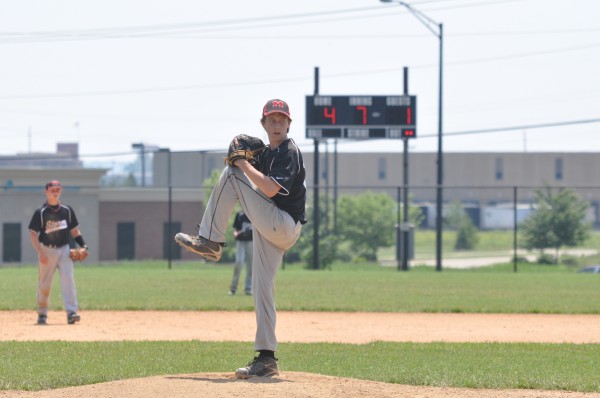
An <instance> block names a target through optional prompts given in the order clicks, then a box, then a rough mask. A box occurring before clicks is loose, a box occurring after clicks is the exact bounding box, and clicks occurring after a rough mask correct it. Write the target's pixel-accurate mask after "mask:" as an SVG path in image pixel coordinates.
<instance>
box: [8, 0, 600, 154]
mask: <svg viewBox="0 0 600 398" xmlns="http://www.w3.org/2000/svg"><path fill="white" fill-rule="evenodd" d="M409 3H410V4H412V5H413V6H414V7H415V8H417V9H419V10H421V11H422V12H423V13H425V14H426V15H427V16H429V17H430V18H431V19H433V20H435V21H437V22H440V23H443V24H444V86H443V87H444V96H443V99H444V120H443V125H444V129H443V130H444V133H445V135H444V150H445V151H452V152H460V151H467V152H488V151H531V152H533V151H569V152H577V151H599V150H600V138H598V137H599V135H600V123H598V122H597V121H596V122H594V123H576V124H570V125H566V126H560V127H552V128H534V127H529V128H525V127H523V128H519V129H516V130H509V131H503V132H498V133H486V134H470V135H452V134H454V133H458V132H465V131H474V130H485V129H496V128H503V127H513V126H536V125H542V124H552V123H564V122H579V121H589V120H597V119H600V75H599V71H600V23H599V22H598V21H600V2H598V1H595V0H571V1H558V0H422V1H412V2H409ZM0 25H1V26H2V30H1V32H0V50H1V51H2V59H3V61H2V63H0V87H1V90H0V115H1V117H0V135H1V136H2V137H3V140H2V142H3V145H2V148H1V149H0V155H12V154H15V153H24V152H29V151H32V152H54V150H55V148H56V143H57V142H79V143H80V152H81V154H82V155H84V156H86V155H98V154H108V153H123V152H129V151H131V144H132V143H134V142H143V143H145V144H147V145H155V146H159V147H168V148H171V149H172V150H212V149H225V148H226V147H227V144H228V143H229V141H230V140H231V138H232V137H233V136H234V135H236V134H239V133H246V134H251V135H256V136H260V137H263V138H264V135H263V132H262V129H261V127H260V124H259V118H260V111H261V109H262V106H263V104H264V103H265V102H266V100H267V99H270V98H283V99H285V100H287V101H288V102H289V104H290V107H291V110H292V117H293V119H294V121H293V123H292V130H291V136H292V137H294V138H295V139H296V141H297V142H298V143H299V144H300V145H301V146H302V147H303V148H305V150H307V151H309V150H312V141H311V140H308V139H306V138H305V130H304V99H305V96H306V95H312V93H313V90H314V81H313V78H314V77H313V76H314V68H315V67H316V66H318V67H319V69H320V75H321V76H320V77H321V79H320V93H321V94H330V95H368V94H372V95H389V94H402V93H403V85H402V68H403V67H404V66H407V67H408V68H409V92H410V94H412V95H416V96H417V98H418V118H417V130H418V135H419V137H418V138H417V139H415V140H411V142H410V148H411V151H419V152H428V151H431V152H433V151H436V150H437V138H436V134H437V101H438V51H439V41H438V39H437V38H436V37H435V36H434V35H433V34H432V33H431V32H430V31H428V30H427V29H426V28H425V26H423V25H422V24H421V23H420V22H419V21H418V20H417V19H416V18H415V17H414V16H413V15H411V14H410V13H408V12H407V10H406V9H405V8H404V7H401V6H399V5H397V4H393V3H392V4H384V3H381V2H379V1H375V0H374V1H364V0H361V1H358V0H344V1H341V0H339V1H338V0H326V1H323V0H321V1H314V0H306V1H302V2H286V1H281V2H272V1H265V0H255V1H252V2H249V1H242V0H230V1H226V2H199V1H193V0H189V1H187V0H169V1H166V0H144V1H141V0H139V1H138V0H128V1H113V0H103V1H86V2H82V1H75V0H63V1H60V0H58V1H52V2H48V1H43V0H39V1H31V0H20V1H12V2H8V1H5V2H3V3H2V12H0ZM338 148H339V150H340V151H363V150H367V151H396V150H398V151H400V150H401V149H402V142H401V141H397V140H377V141H375V140H370V141H362V142H355V141H341V142H340V143H339V146H338Z"/></svg>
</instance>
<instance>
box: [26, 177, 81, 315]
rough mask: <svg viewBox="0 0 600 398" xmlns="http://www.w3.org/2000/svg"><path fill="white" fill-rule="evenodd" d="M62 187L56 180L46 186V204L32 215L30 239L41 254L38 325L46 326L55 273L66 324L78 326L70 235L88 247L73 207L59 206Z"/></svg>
mask: <svg viewBox="0 0 600 398" xmlns="http://www.w3.org/2000/svg"><path fill="white" fill-rule="evenodd" d="M61 193H62V185H61V183H60V182H58V181H56V180H52V181H49V182H48V183H47V184H46V189H45V194H46V203H44V204H43V205H42V207H40V208H39V209H37V210H36V211H35V212H34V213H33V217H32V218H31V222H30V223H29V238H30V239H31V244H32V245H33V248H34V249H35V251H36V252H37V254H38V260H39V272H38V277H39V278H38V296H37V313H38V321H37V323H38V325H45V324H46V320H47V317H48V306H49V303H50V288H51V287H52V279H53V278H54V272H55V271H56V269H57V268H58V270H59V272H60V285H61V288H62V298H63V304H64V307H65V310H66V311H67V322H68V323H69V324H70V325H72V324H74V323H75V322H79V321H80V320H81V317H80V316H79V314H78V313H77V311H78V310H79V305H78V303H77V291H76V290H75V279H74V266H73V260H71V258H70V257H69V249H70V248H69V235H71V236H72V237H73V239H74V240H75V242H77V244H78V245H79V246H80V247H83V248H85V249H86V250H87V246H86V244H85V242H84V240H83V237H82V236H81V232H80V231H79V222H78V221H77V216H76V215H75V212H74V211H73V209H72V208H71V207H70V206H67V205H65V204H62V203H60V195H61Z"/></svg>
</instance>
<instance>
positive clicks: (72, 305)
mask: <svg viewBox="0 0 600 398" xmlns="http://www.w3.org/2000/svg"><path fill="white" fill-rule="evenodd" d="M40 247H41V249H42V250H43V251H44V253H45V254H46V256H47V257H48V263H47V264H45V265H44V264H42V263H39V264H38V296H37V313H38V315H48V306H49V305H50V289H51V288H52V279H53V278H54V273H55V272H56V269H57V268H58V271H59V273H60V286H61V289H62V299H63V305H64V307H65V310H66V311H67V313H69V312H77V310H78V308H79V305H78V304H77V290H76V289H75V277H74V272H73V270H74V268H75V267H74V265H73V260H71V258H70V257H69V245H64V246H61V247H56V248H55V247H48V246H45V245H43V244H40Z"/></svg>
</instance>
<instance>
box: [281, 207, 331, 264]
mask: <svg viewBox="0 0 600 398" xmlns="http://www.w3.org/2000/svg"><path fill="white" fill-rule="evenodd" d="M332 202H333V201H332V199H330V198H328V197H327V196H324V195H319V243H318V245H319V259H318V261H317V263H318V265H319V268H320V269H324V268H329V267H330V266H331V263H333V261H334V260H335V258H336V256H337V248H338V238H337V236H336V235H335V234H334V233H333V225H332V224H333V216H332V215H331V214H330V215H329V217H327V210H328V209H329V211H330V212H332V211H333V210H332V209H333V203H332ZM313 208H314V200H310V199H309V200H307V207H306V216H307V223H306V224H305V225H304V226H303V227H302V233H301V234H300V238H299V239H298V242H297V243H296V244H295V245H294V246H293V247H292V248H291V249H290V250H288V251H287V252H286V261H298V260H303V261H304V262H305V264H306V267H307V268H313V249H314V243H313V239H314V229H315V227H314V217H313ZM338 214H339V212H338ZM328 220H329V223H328Z"/></svg>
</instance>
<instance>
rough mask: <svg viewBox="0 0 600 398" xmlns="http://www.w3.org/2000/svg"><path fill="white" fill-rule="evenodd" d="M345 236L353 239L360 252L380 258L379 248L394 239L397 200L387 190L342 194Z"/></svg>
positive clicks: (340, 222)
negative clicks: (354, 194)
mask: <svg viewBox="0 0 600 398" xmlns="http://www.w3.org/2000/svg"><path fill="white" fill-rule="evenodd" d="M337 214H338V230H339V236H340V238H341V239H344V240H348V241H350V242H351V243H352V248H353V249H354V251H355V252H356V253H357V255H359V256H363V257H364V258H366V259H368V260H376V259H377V249H378V248H380V247H386V246H391V245H392V244H393V243H394V237H395V225H396V220H397V214H398V213H397V203H396V201H395V200H394V199H392V198H391V197H390V196H389V195H387V194H385V193H373V192H370V191H368V192H365V193H362V194H360V195H356V196H351V195H344V196H341V197H340V199H339V203H338V212H337Z"/></svg>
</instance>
